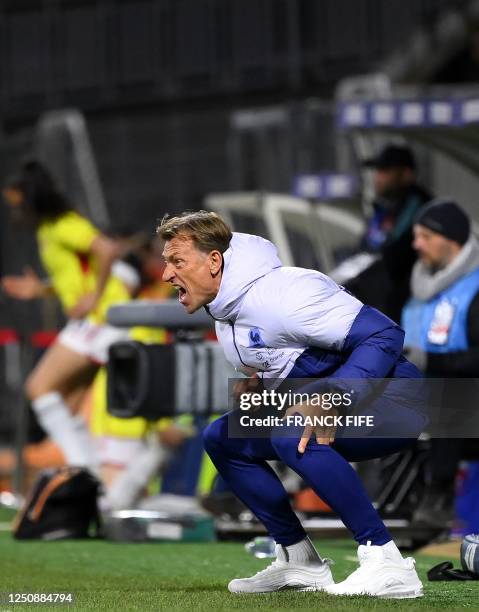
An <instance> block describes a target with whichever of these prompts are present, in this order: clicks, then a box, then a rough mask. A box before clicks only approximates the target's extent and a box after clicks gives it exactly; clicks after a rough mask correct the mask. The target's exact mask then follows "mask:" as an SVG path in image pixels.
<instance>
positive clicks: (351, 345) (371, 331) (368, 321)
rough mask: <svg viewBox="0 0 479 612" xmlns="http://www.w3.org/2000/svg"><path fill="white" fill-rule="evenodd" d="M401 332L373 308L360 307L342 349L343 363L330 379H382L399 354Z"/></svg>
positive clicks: (400, 349) (394, 324) (389, 371)
mask: <svg viewBox="0 0 479 612" xmlns="http://www.w3.org/2000/svg"><path fill="white" fill-rule="evenodd" d="M403 343H404V331H403V330H402V329H401V328H400V327H399V325H397V324H396V323H394V321H392V320H391V319H389V318H388V317H386V315H384V314H382V313H381V312H379V311H378V310H376V309H375V308H371V307H370V306H363V307H362V308H361V310H360V311H359V313H358V315H357V317H356V318H355V320H354V322H353V324H352V326H351V329H350V330H349V333H348V335H347V337H346V339H345V342H344V345H343V350H342V352H343V356H344V358H345V361H344V363H343V365H342V366H340V367H339V368H338V369H337V370H336V372H334V374H333V375H332V378H351V379H354V378H386V377H387V376H388V375H390V373H391V371H393V370H394V367H395V366H396V363H397V361H398V359H399V357H400V355H401V353H402V348H403Z"/></svg>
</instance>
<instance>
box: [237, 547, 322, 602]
mask: <svg viewBox="0 0 479 612" xmlns="http://www.w3.org/2000/svg"><path fill="white" fill-rule="evenodd" d="M329 564H330V561H329V559H321V558H318V559H317V560H316V561H315V562H313V563H311V564H304V565H303V564H299V563H296V562H292V561H289V560H288V551H287V549H286V548H285V547H283V546H281V545H280V544H277V545H276V561H273V563H271V565H268V567H267V568H266V569H264V570H261V571H260V572H258V573H257V574H255V575H254V576H251V577H250V578H236V579H235V580H232V581H231V582H230V583H229V585H228V589H229V591H230V592H231V593H270V592H273V591H281V590H283V589H296V590H299V591H301V590H306V591H322V590H323V589H324V587H326V586H327V585H332V584H334V582H333V576H332V574H331V570H330V569H329Z"/></svg>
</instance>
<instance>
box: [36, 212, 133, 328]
mask: <svg viewBox="0 0 479 612" xmlns="http://www.w3.org/2000/svg"><path fill="white" fill-rule="evenodd" d="M99 234H100V232H99V230H98V229H97V228H96V227H95V226H94V225H92V223H90V221H88V219H85V217H82V216H81V215H79V214H78V213H76V212H74V211H68V212H66V213H64V214H63V215H61V216H60V217H58V218H57V219H53V220H49V221H44V222H43V223H41V224H40V226H39V227H38V229H37V240H38V246H39V251H40V259H41V261H42V264H43V267H44V268H45V271H46V272H47V274H48V276H49V277H50V280H51V282H52V285H53V289H54V290H55V292H56V294H57V295H58V297H59V299H60V302H61V303H62V306H63V308H64V309H65V311H67V310H69V309H70V308H72V307H73V306H74V305H75V304H76V303H77V302H78V300H79V299H80V298H81V297H83V296H84V295H86V294H89V293H93V292H94V291H95V289H96V285H97V277H98V273H97V270H98V265H97V261H96V257H95V255H93V254H92V253H91V252H90V247H91V245H92V243H93V241H94V240H95V238H96V237H97V236H98V235H99ZM129 300H130V294H129V292H128V289H127V288H126V286H125V285H124V284H123V282H122V281H121V280H119V279H118V278H115V277H114V276H110V278H109V279H108V281H107V284H106V286H105V290H104V292H103V294H102V296H101V298H100V301H99V303H98V306H97V307H96V309H95V310H94V311H93V312H92V313H90V314H89V315H88V317H87V318H88V320H89V321H91V322H93V323H103V322H104V321H105V318H106V313H107V311H108V309H109V308H110V306H112V305H113V304H115V303H119V302H126V301H129Z"/></svg>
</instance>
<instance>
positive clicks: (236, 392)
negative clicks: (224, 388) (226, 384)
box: [233, 374, 261, 402]
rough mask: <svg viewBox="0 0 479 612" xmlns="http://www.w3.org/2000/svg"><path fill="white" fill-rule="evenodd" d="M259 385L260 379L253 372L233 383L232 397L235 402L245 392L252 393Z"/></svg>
mask: <svg viewBox="0 0 479 612" xmlns="http://www.w3.org/2000/svg"><path fill="white" fill-rule="evenodd" d="M260 387H261V379H260V378H259V376H258V374H253V375H252V376H250V377H249V378H242V379H241V380H237V381H236V382H235V383H234V385H233V398H234V400H235V401H236V402H237V401H239V399H240V397H241V396H242V395H243V394H245V393H254V392H255V391H258V390H259V389H260Z"/></svg>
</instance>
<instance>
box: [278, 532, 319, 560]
mask: <svg viewBox="0 0 479 612" xmlns="http://www.w3.org/2000/svg"><path fill="white" fill-rule="evenodd" d="M283 549H286V557H287V561H289V562H290V563H297V564H299V565H311V564H316V563H321V562H322V559H321V557H320V556H319V554H318V551H317V550H316V548H315V547H314V544H313V543H312V542H311V540H310V539H309V538H308V537H306V538H304V540H301V541H300V542H297V543H296V544H292V545H291V546H283Z"/></svg>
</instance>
